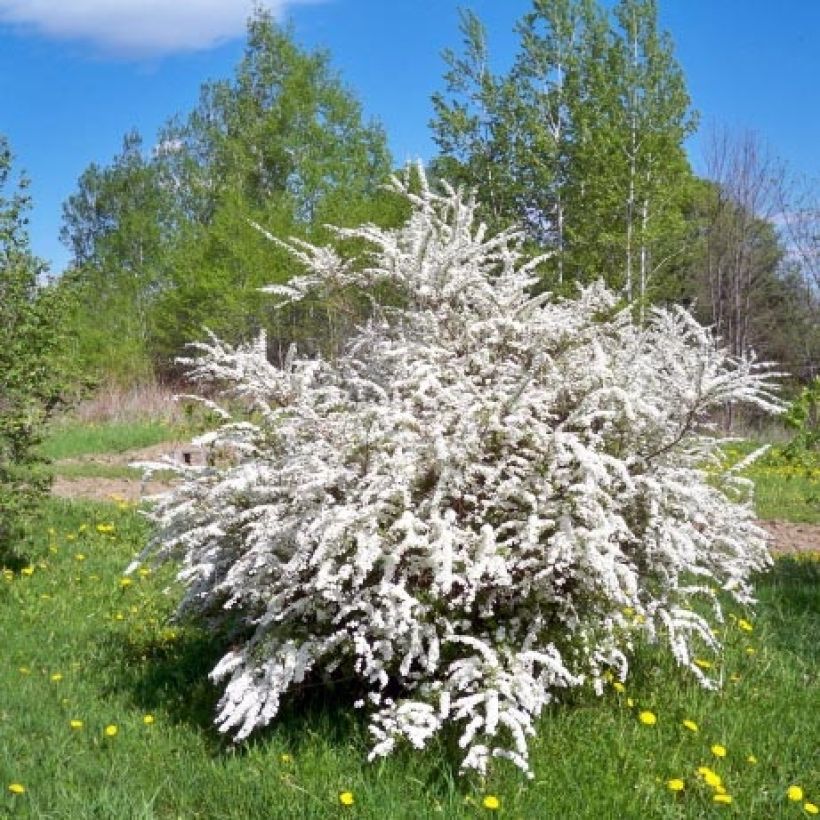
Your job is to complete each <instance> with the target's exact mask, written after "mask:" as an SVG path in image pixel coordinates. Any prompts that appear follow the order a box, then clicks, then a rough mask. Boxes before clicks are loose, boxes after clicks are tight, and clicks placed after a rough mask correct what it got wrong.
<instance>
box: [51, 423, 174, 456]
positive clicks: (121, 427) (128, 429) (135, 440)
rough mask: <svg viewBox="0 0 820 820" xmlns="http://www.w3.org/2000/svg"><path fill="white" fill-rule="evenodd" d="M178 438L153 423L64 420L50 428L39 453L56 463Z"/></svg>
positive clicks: (164, 425) (158, 424)
mask: <svg viewBox="0 0 820 820" xmlns="http://www.w3.org/2000/svg"><path fill="white" fill-rule="evenodd" d="M180 438H183V439H184V438H186V435H185V433H184V431H182V430H180V429H178V428H175V427H172V426H170V425H167V424H162V423H160V422H156V421H132V422H114V423H106V424H79V423H76V422H72V421H64V422H61V423H58V424H55V425H53V426H52V428H51V429H50V430H49V433H48V436H47V437H46V440H45V441H44V442H43V444H42V446H41V447H40V451H41V452H42V453H43V455H44V456H46V457H47V458H49V459H54V460H60V459H64V458H77V457H78V456H85V455H95V454H100V453H124V452H125V451H126V450H133V449H136V448H140V447H150V446H151V445H153V444H160V443H161V442H163V441H176V440H179V439H180Z"/></svg>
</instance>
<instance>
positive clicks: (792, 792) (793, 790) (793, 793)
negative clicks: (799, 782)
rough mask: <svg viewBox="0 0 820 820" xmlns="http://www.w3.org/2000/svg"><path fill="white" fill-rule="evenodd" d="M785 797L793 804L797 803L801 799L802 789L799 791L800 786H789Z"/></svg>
mask: <svg viewBox="0 0 820 820" xmlns="http://www.w3.org/2000/svg"><path fill="white" fill-rule="evenodd" d="M786 797H788V798H789V800H793V801H794V802H795V803H799V802H800V801H801V800H802V799H803V789H801V788H800V786H789V788H788V789H787V791H786Z"/></svg>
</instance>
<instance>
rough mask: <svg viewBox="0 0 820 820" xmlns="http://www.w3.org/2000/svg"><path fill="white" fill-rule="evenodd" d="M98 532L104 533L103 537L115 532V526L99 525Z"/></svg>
mask: <svg viewBox="0 0 820 820" xmlns="http://www.w3.org/2000/svg"><path fill="white" fill-rule="evenodd" d="M97 532H99V533H102V534H103V535H105V534H107V533H109V532H114V525H113V524H97Z"/></svg>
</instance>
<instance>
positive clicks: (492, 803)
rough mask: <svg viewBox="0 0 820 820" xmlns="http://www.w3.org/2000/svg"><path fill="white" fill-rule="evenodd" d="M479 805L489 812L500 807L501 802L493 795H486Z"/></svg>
mask: <svg viewBox="0 0 820 820" xmlns="http://www.w3.org/2000/svg"><path fill="white" fill-rule="evenodd" d="M481 805H482V806H484V808H485V809H489V810H490V811H496V810H497V809H498V808H499V807H500V806H501V801H500V800H499V799H498V798H497V797H496V796H495V795H494V794H488V795H487V796H486V797H485V798H484V799H483V800H482V801H481Z"/></svg>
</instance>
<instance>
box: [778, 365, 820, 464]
mask: <svg viewBox="0 0 820 820" xmlns="http://www.w3.org/2000/svg"><path fill="white" fill-rule="evenodd" d="M783 420H784V421H785V422H786V424H787V425H788V426H789V427H790V428H791V429H792V430H794V437H793V438H792V440H791V441H790V442H789V443H788V445H787V446H786V447H785V449H784V452H785V454H786V455H787V456H788V457H790V458H798V457H800V456H813V457H814V459H815V464H817V461H816V459H817V457H818V450H820V376H815V377H814V380H813V381H812V382H811V384H808V385H806V386H805V387H804V388H803V389H802V390H801V391H800V393H799V394H798V395H797V397H796V398H795V399H794V401H792V403H791V404H790V405H789V406H788V408H787V409H786V412H785V414H784V415H783Z"/></svg>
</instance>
